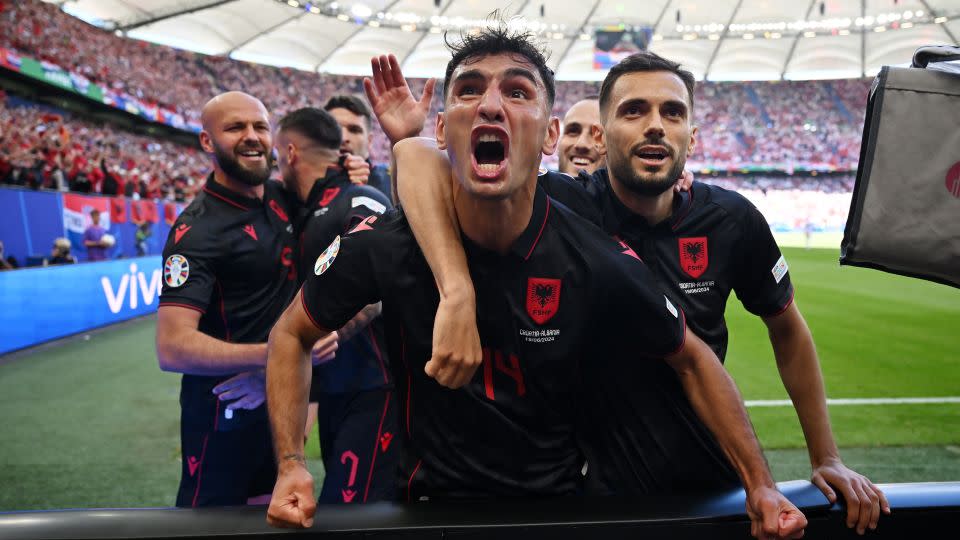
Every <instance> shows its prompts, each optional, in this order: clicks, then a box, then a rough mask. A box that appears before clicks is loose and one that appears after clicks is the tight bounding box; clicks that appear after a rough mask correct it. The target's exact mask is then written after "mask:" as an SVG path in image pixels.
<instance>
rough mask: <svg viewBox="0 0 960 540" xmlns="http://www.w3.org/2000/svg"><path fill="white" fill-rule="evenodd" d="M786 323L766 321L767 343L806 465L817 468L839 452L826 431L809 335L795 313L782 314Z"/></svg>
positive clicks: (824, 406) (821, 388)
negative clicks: (807, 460) (799, 433)
mask: <svg viewBox="0 0 960 540" xmlns="http://www.w3.org/2000/svg"><path fill="white" fill-rule="evenodd" d="M785 315H788V316H790V320H787V321H778V322H779V323H785V324H776V323H773V324H771V323H769V322H768V330H769V334H770V343H771V344H772V345H773V353H774V356H775V357H776V359H777V369H779V370H780V379H781V380H782V381H783V386H784V388H786V390H787V394H789V395H790V399H791V401H793V406H794V408H795V409H796V410H797V417H798V418H799V419H800V426H801V428H802V429H803V436H804V439H806V441H807V452H808V453H809V455H810V463H811V464H812V465H813V467H818V466H820V465H822V464H824V463H825V462H827V461H830V460H834V459H839V457H840V453H839V450H838V449H837V443H836V441H835V440H834V438H833V431H832V430H831V428H830V413H829V412H828V410H827V398H826V391H825V389H824V384H823V376H822V375H821V372H820V362H819V360H818V359H817V350H816V346H815V345H814V342H813V336H812V335H811V334H810V330H809V328H808V327H807V325H806V323H805V322H804V321H803V318H802V317H801V316H800V314H799V313H796V314H795V316H794V314H785Z"/></svg>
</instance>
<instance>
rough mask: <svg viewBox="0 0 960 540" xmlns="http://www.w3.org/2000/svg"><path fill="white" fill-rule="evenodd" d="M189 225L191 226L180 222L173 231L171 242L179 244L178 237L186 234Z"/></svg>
mask: <svg viewBox="0 0 960 540" xmlns="http://www.w3.org/2000/svg"><path fill="white" fill-rule="evenodd" d="M190 227H191V226H190V225H187V224H186V223H181V224H180V226H179V227H177V228H176V229H175V230H174V231H173V243H174V244H179V243H180V239H181V238H183V235H185V234H187V231H189V230H190Z"/></svg>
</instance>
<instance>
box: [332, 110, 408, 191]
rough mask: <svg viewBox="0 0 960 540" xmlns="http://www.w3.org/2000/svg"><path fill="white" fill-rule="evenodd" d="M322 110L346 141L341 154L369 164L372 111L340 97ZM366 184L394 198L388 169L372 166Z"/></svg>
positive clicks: (343, 141) (342, 143)
mask: <svg viewBox="0 0 960 540" xmlns="http://www.w3.org/2000/svg"><path fill="white" fill-rule="evenodd" d="M323 109H324V110H325V111H327V112H329V113H330V116H333V118H334V119H335V120H336V121H337V123H338V124H340V129H341V130H342V132H343V140H342V142H341V143H340V153H342V154H353V155H355V156H360V157H362V158H363V159H366V160H367V161H369V160H370V144H371V143H372V142H373V122H372V120H371V114H370V108H369V107H367V104H366V103H364V102H363V100H361V99H360V98H358V97H356V96H351V95H346V94H341V95H336V96H333V97H331V98H330V99H329V100H328V101H327V104H326V105H324V106H323ZM367 184H368V185H369V186H370V187H372V188H375V189H377V190H378V191H380V192H381V193H383V194H384V195H386V196H387V197H391V191H392V190H391V189H390V172H389V171H388V170H387V168H386V167H384V166H382V165H379V166H374V165H373V164H371V165H370V177H369V178H368V180H367Z"/></svg>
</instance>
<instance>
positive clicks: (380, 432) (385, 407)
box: [363, 390, 390, 502]
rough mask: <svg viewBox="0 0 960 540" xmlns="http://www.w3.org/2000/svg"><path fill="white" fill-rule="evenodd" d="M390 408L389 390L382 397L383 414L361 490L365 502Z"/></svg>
mask: <svg viewBox="0 0 960 540" xmlns="http://www.w3.org/2000/svg"><path fill="white" fill-rule="evenodd" d="M389 408H390V391H389V390H387V395H386V396H385V397H384V399H383V414H381V415H380V427H378V428H377V438H375V439H374V440H373V459H371V460H370V472H369V473H367V487H366V489H364V490H363V502H367V495H368V494H369V493H370V483H371V482H372V481H373V469H374V468H375V466H376V464H377V448H378V447H379V446H380V437H382V436H383V421H384V420H386V418H387V410H388V409H389Z"/></svg>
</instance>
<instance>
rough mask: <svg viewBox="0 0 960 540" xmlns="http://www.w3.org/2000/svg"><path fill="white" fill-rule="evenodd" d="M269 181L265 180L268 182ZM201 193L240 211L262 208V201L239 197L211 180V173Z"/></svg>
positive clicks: (234, 192)
mask: <svg viewBox="0 0 960 540" xmlns="http://www.w3.org/2000/svg"><path fill="white" fill-rule="evenodd" d="M270 181H271V180H267V182H270ZM203 191H204V193H206V194H207V195H210V196H212V197H214V198H216V199H219V200H220V201H222V202H225V203H227V204H229V205H230V206H235V207H237V208H240V209H241V210H252V209H254V208H258V207H260V206H263V201H261V200H260V199H257V198H255V197H245V196H243V195H240V194H239V193H237V192H236V191H233V190H232V189H228V188H227V187H226V186H224V185H222V184H220V183H219V182H217V181H216V180H214V179H213V173H210V176H208V177H207V182H206V184H204V185H203Z"/></svg>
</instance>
